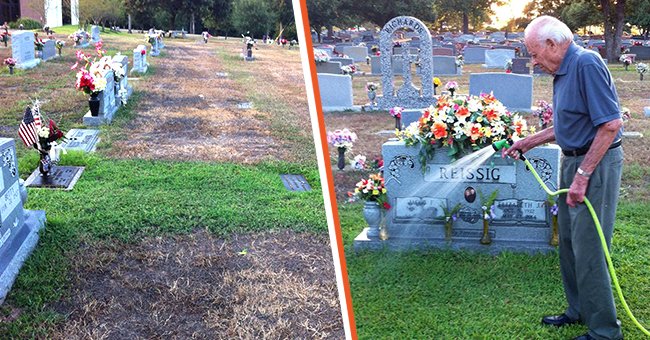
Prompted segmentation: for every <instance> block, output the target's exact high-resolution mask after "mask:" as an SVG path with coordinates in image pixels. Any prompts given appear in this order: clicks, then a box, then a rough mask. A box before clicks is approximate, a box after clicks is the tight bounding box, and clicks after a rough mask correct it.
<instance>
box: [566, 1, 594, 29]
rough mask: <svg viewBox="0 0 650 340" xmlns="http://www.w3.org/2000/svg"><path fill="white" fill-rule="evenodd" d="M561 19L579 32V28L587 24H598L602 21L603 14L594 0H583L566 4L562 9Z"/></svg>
mask: <svg viewBox="0 0 650 340" xmlns="http://www.w3.org/2000/svg"><path fill="white" fill-rule="evenodd" d="M559 19H560V20H562V21H563V22H564V23H565V24H567V26H569V28H570V29H571V30H572V31H574V32H577V31H578V29H580V28H584V27H587V26H592V25H598V24H599V23H600V22H602V16H601V14H600V12H599V11H598V7H597V6H595V4H594V3H593V1H590V0H586V1H585V0H583V1H575V2H570V3H568V4H566V6H563V7H562V9H561V10H560V17H559Z"/></svg>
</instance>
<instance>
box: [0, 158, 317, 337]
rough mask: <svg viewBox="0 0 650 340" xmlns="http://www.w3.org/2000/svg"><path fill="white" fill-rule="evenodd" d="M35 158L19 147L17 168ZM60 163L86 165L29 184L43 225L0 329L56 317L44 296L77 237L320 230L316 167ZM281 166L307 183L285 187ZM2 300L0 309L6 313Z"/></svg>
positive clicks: (57, 282)
mask: <svg viewBox="0 0 650 340" xmlns="http://www.w3.org/2000/svg"><path fill="white" fill-rule="evenodd" d="M37 161H38V159H37V155H36V154H35V153H29V154H26V155H24V156H23V157H22V158H21V159H20V163H19V172H20V173H21V175H22V176H21V177H26V176H27V175H28V173H27V171H29V170H31V169H33V168H34V167H35V166H36V164H37ZM62 165H84V166H86V169H85V171H84V173H83V175H82V176H81V178H80V180H79V182H78V183H77V184H76V186H75V188H74V190H72V191H68V192H66V191H60V190H59V191H55V190H42V189H30V190H29V198H28V203H27V205H26V209H33V210H46V212H47V225H46V228H45V229H44V230H43V231H42V232H41V240H40V242H39V245H38V247H37V248H36V250H35V251H34V253H33V255H32V256H31V257H30V258H29V259H28V260H27V262H26V264H25V266H24V267H23V268H22V270H21V274H20V275H19V277H18V279H17V281H16V283H15V284H14V287H13V289H12V291H11V293H10V294H9V297H8V300H7V304H8V305H11V306H13V307H17V308H22V309H23V314H22V315H21V317H20V318H19V319H18V320H17V321H16V322H13V323H11V324H5V323H0V335H3V336H0V338H25V337H33V336H37V335H41V336H45V335H46V334H43V332H45V330H46V329H47V327H46V325H47V324H48V323H53V322H57V321H61V320H63V319H62V318H63V316H62V315H58V314H56V313H54V312H53V311H51V310H50V309H49V308H48V307H47V305H48V304H50V303H54V302H56V301H58V300H59V299H60V298H61V297H62V296H65V294H66V292H67V290H66V284H67V282H68V281H67V280H68V277H67V276H68V275H67V273H68V271H69V269H70V267H71V266H74V263H70V262H69V260H68V258H69V256H68V255H69V254H70V253H71V252H74V251H75V249H77V248H78V246H79V245H80V243H82V242H96V241H99V242H110V241H111V240H122V241H125V242H137V241H138V240H140V239H141V238H142V237H145V236H165V235H170V234H184V233H189V232H192V231H193V230H197V229H201V230H202V229H205V230H208V231H210V232H212V233H214V234H216V235H219V236H222V237H228V236H229V235H232V234H233V233H242V232H261V231H269V230H279V229H291V230H295V231H301V232H302V231H305V232H314V233H321V234H322V233H326V232H327V227H326V225H325V222H324V221H325V215H324V209H323V201H322V196H321V193H320V188H319V180H318V171H317V169H315V168H312V167H310V168H307V167H303V166H300V165H294V164H288V163H280V162H274V163H264V164H259V165H255V166H244V165H237V164H217V163H201V162H162V161H147V160H111V159H105V158H102V157H100V156H96V155H87V154H83V153H76V152H73V153H69V154H68V155H67V156H65V158H64V159H63V161H62ZM282 173H302V174H304V175H305V177H306V178H307V180H308V181H309V183H310V184H311V185H312V187H313V191H311V192H289V191H287V190H286V189H285V188H284V186H283V184H282V181H281V180H280V177H279V175H280V174H282ZM7 304H5V307H4V308H0V315H1V314H3V313H4V314H6V313H9V310H8V309H7Z"/></svg>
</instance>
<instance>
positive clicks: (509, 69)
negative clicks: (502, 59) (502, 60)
mask: <svg viewBox="0 0 650 340" xmlns="http://www.w3.org/2000/svg"><path fill="white" fill-rule="evenodd" d="M504 69H505V70H506V73H512V59H510V60H508V61H506V65H505V66H504Z"/></svg>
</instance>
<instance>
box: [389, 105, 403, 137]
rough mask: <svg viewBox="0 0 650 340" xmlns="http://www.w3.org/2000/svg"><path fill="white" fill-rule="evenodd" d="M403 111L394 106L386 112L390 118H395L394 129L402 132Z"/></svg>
mask: <svg viewBox="0 0 650 340" xmlns="http://www.w3.org/2000/svg"><path fill="white" fill-rule="evenodd" d="M403 111H404V108H403V107H400V106H395V107H393V108H391V109H390V110H388V113H390V115H391V116H393V117H394V118H395V129H397V130H398V131H399V130H402V123H401V121H402V112H403Z"/></svg>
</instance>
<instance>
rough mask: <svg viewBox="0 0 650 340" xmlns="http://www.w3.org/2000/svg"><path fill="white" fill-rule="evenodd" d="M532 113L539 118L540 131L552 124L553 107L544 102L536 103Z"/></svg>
mask: <svg viewBox="0 0 650 340" xmlns="http://www.w3.org/2000/svg"><path fill="white" fill-rule="evenodd" d="M534 113H535V115H536V116H537V117H538V118H539V126H540V127H542V129H546V128H547V127H548V126H549V125H551V124H553V107H552V106H551V104H549V103H547V102H546V101H545V100H540V101H538V102H537V109H535V112H534Z"/></svg>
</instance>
